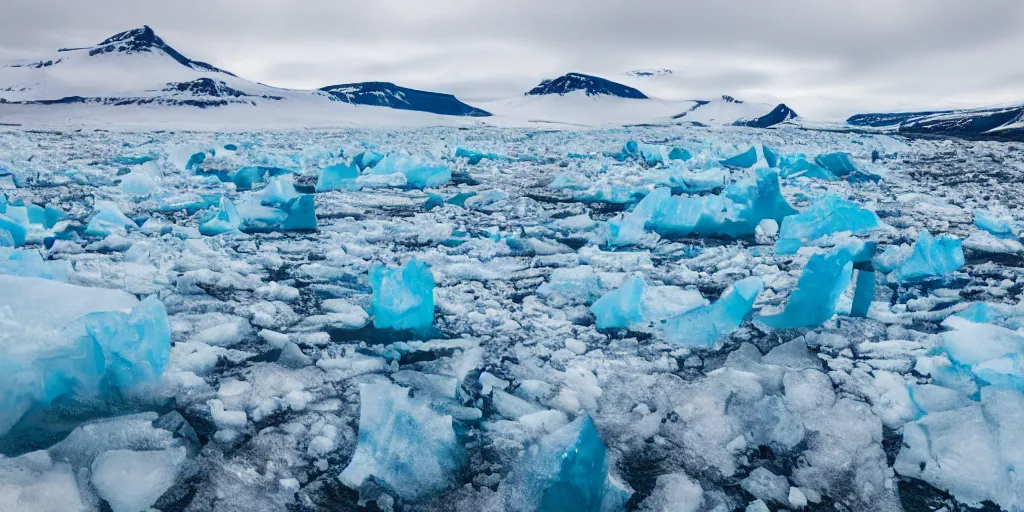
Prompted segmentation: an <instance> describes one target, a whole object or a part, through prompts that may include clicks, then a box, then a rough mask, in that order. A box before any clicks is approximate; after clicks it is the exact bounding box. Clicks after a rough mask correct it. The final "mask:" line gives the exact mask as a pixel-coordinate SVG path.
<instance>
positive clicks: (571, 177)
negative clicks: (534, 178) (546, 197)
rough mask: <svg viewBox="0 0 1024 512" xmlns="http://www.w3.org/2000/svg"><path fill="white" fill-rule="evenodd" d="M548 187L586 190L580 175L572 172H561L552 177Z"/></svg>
mask: <svg viewBox="0 0 1024 512" xmlns="http://www.w3.org/2000/svg"><path fill="white" fill-rule="evenodd" d="M548 188H564V189H568V190H586V189H587V184H586V183H585V182H583V180H582V179H581V178H580V176H578V175H576V174H573V173H561V174H558V175H556V176H555V177H554V178H552V180H551V183H548Z"/></svg>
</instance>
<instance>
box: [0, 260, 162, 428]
mask: <svg viewBox="0 0 1024 512" xmlns="http://www.w3.org/2000/svg"><path fill="white" fill-rule="evenodd" d="M0 289H3V290H5V292H6V293H5V295H3V296H0V325H3V326H4V328H3V329H0V347H2V348H3V351H4V354H5V358H4V360H3V361H2V362H0V366H2V368H3V371H2V372H0V389H4V390H5V392H4V393H3V395H0V406H2V407H0V434H2V433H5V432H7V431H8V430H9V429H10V428H11V426H13V425H14V424H15V423H16V422H17V421H18V420H19V419H20V418H21V416H22V415H23V414H24V413H25V412H26V411H27V410H28V409H29V408H31V407H32V406H36V405H37V406H41V407H46V406H48V405H49V404H50V403H51V402H53V401H54V400H55V399H57V398H58V397H62V396H70V397H72V398H73V397H75V396H84V397H89V396H95V395H99V394H101V393H103V392H107V391H112V390H117V389H121V390H129V389H131V388H132V387H134V386H135V385H137V384H141V383H144V382H152V381H154V380H155V379H157V378H159V377H160V375H161V374H162V373H163V370H164V368H165V367H166V365H167V362H168V360H169V358H170V351H171V333H170V324H169V322H168V319H167V313H166V311H165V310H164V306H163V304H162V303H161V302H160V301H159V300H158V299H157V298H156V297H149V298H147V299H146V300H144V301H142V302H141V303H140V302H138V301H137V299H135V297H133V296H132V295H129V294H127V293H125V292H121V291H116V290H105V289H99V288H84V287H80V286H73V285H69V284H64V283H58V282H55V281H49V280H45V279H38V278H25V277H11V276H0ZM127 309H131V312H130V313H125V312H123V311H124V310H127Z"/></svg>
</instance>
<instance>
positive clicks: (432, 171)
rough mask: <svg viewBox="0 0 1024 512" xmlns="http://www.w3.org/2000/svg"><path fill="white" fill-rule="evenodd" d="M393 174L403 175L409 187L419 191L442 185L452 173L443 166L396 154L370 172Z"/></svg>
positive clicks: (424, 159)
mask: <svg viewBox="0 0 1024 512" xmlns="http://www.w3.org/2000/svg"><path fill="white" fill-rule="evenodd" d="M395 173H401V174H403V175H405V178H406V180H407V182H408V184H409V186H410V187H413V188H420V189H422V188H430V187H437V186H440V185H444V184H445V183H448V182H449V181H451V179H452V171H451V170H450V169H448V166H446V165H444V164H441V163H437V162H432V161H429V160H428V159H426V158H423V157H412V156H402V155H396V154H391V155H388V156H386V157H385V158H384V159H383V160H381V161H380V163H378V164H377V165H376V166H374V167H373V170H371V171H370V174H373V175H386V174H395Z"/></svg>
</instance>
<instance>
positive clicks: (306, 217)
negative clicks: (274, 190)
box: [280, 194, 317, 231]
mask: <svg viewBox="0 0 1024 512" xmlns="http://www.w3.org/2000/svg"><path fill="white" fill-rule="evenodd" d="M280 208H281V210H282V211H284V213H285V218H284V220H283V221H282V222H281V226H280V229H281V230H282V231H312V230H316V229H317V220H316V201H315V200H314V198H313V196H312V194H301V195H299V196H298V197H294V198H292V199H291V200H290V201H288V202H287V203H285V204H283V205H281V207H280Z"/></svg>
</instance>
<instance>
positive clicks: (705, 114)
mask: <svg viewBox="0 0 1024 512" xmlns="http://www.w3.org/2000/svg"><path fill="white" fill-rule="evenodd" d="M693 103H694V105H693V107H691V108H690V109H689V110H687V111H684V112H680V113H679V114H676V115H674V116H672V119H677V120H681V121H684V122H693V123H700V124H732V125H737V126H751V127H754V128H768V127H769V126H775V125H777V124H779V123H782V122H785V121H788V120H790V119H793V118H795V117H797V113H796V112H794V111H793V109H791V108H789V107H788V106H786V104H785V103H780V104H778V105H775V106H772V105H771V104H770V103H754V102H747V101H741V100H737V99H736V98H733V97H732V96H722V97H721V98H718V99H714V100H710V101H709V100H696V101H694V102H693Z"/></svg>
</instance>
